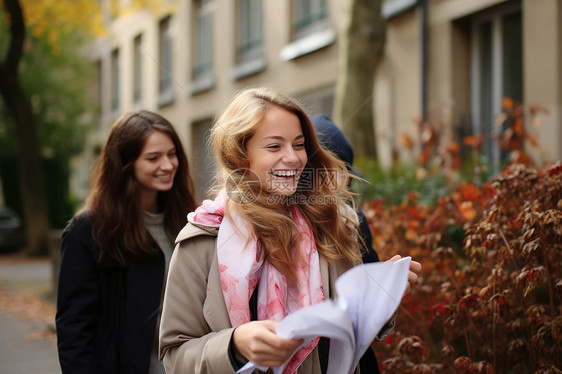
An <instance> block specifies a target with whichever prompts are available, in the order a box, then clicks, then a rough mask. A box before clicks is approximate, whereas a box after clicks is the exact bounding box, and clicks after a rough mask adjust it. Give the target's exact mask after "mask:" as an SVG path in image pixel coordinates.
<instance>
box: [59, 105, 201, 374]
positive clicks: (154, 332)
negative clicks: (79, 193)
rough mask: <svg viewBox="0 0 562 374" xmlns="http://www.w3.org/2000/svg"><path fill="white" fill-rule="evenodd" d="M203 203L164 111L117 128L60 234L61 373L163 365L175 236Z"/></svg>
mask: <svg viewBox="0 0 562 374" xmlns="http://www.w3.org/2000/svg"><path fill="white" fill-rule="evenodd" d="M195 206H196V202H195V200H194V198H193V183H192V180H191V177H190V175H189V167H188V162H187V157H186V154H185V152H184V150H183V147H182V144H181V141H180V139H179V137H178V135H177V133H176V131H175V130H174V127H173V126H172V125H171V124H170V122H168V121H167V120H166V119H165V118H163V117H162V116H160V115H158V114H156V113H153V112H149V111H144V110H143V111H139V112H135V113H127V114H124V115H122V116H121V117H120V118H118V119H117V121H116V122H115V123H114V124H113V126H112V127H111V129H110V133H109V136H108V139H107V141H106V143H105V145H104V147H103V149H102V151H101V154H100V155H99V157H98V159H97V162H96V168H95V170H94V176H93V184H92V188H91V190H90V194H89V196H88V198H87V200H86V204H85V206H84V207H83V208H82V209H81V210H80V211H79V212H78V213H77V214H76V215H75V216H74V217H73V218H72V220H71V221H70V223H69V224H68V225H67V227H66V228H65V230H64V231H63V234H62V248H61V264H60V274H59V282H58V295H57V314H56V329H57V344H58V354H59V361H60V365H61V368H62V372H63V373H81V374H84V373H104V374H111V373H119V374H124V373H135V374H141V373H147V374H154V373H160V374H162V373H164V369H163V367H162V365H161V363H160V362H159V360H158V357H157V349H158V345H157V341H158V325H159V319H160V310H161V300H162V294H163V289H164V286H165V279H166V278H165V277H166V273H167V268H168V264H169V260H170V257H171V254H172V251H173V247H174V243H173V241H174V238H175V236H176V235H177V234H178V232H179V231H180V229H181V228H182V227H183V226H184V225H185V223H186V214H187V212H190V211H192V210H193V209H194V208H195Z"/></svg>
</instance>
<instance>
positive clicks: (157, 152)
mask: <svg viewBox="0 0 562 374" xmlns="http://www.w3.org/2000/svg"><path fill="white" fill-rule="evenodd" d="M175 150H176V147H172V148H170V149H168V150H167V151H165V152H160V151H153V152H144V153H143V155H159V154H161V153H168V152H172V151H175Z"/></svg>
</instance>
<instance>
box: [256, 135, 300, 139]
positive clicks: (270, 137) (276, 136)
mask: <svg viewBox="0 0 562 374" xmlns="http://www.w3.org/2000/svg"><path fill="white" fill-rule="evenodd" d="M301 138H304V134H300V135H299V136H297V137H296V138H295V139H294V140H299V139H301ZM268 139H272V140H285V138H284V137H282V136H279V135H271V136H266V137H265V138H263V139H262V140H268Z"/></svg>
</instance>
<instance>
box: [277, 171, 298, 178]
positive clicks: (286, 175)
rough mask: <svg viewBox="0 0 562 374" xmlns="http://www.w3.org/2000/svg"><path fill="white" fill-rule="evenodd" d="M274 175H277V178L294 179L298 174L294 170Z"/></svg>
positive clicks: (278, 172)
mask: <svg viewBox="0 0 562 374" xmlns="http://www.w3.org/2000/svg"><path fill="white" fill-rule="evenodd" d="M273 175H275V176H276V177H294V176H295V175H297V172H296V171H294V170H292V171H275V172H273Z"/></svg>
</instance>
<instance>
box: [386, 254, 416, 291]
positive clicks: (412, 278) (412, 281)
mask: <svg viewBox="0 0 562 374" xmlns="http://www.w3.org/2000/svg"><path fill="white" fill-rule="evenodd" d="M401 258H402V256H400V255H395V256H393V257H392V258H391V259H390V260H388V261H390V262H396V261H398V260H400V259H401ZM421 269H422V266H421V264H420V263H419V262H417V261H414V260H411V261H410V271H409V272H408V283H407V285H406V292H404V295H406V294H407V293H408V292H410V288H411V287H413V286H415V285H416V282H417V281H418V273H419V272H420V271H421Z"/></svg>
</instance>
